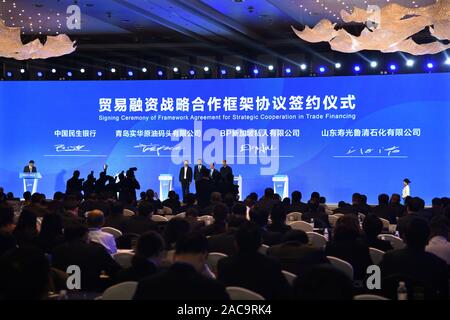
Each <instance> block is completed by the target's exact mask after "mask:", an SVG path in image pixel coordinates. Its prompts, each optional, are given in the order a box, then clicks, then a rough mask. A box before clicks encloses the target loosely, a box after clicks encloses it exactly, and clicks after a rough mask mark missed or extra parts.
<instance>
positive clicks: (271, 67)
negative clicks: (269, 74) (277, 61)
mask: <svg viewBox="0 0 450 320" xmlns="http://www.w3.org/2000/svg"><path fill="white" fill-rule="evenodd" d="M267 69H269V71H273V70H274V69H275V68H274V66H273V65H270V66H268V67H267Z"/></svg>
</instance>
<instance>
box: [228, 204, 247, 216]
mask: <svg viewBox="0 0 450 320" xmlns="http://www.w3.org/2000/svg"><path fill="white" fill-rule="evenodd" d="M231 213H232V214H233V215H235V216H242V217H245V216H246V215H247V206H246V205H245V204H243V203H242V202H236V204H235V205H234V206H233V208H232V209H231Z"/></svg>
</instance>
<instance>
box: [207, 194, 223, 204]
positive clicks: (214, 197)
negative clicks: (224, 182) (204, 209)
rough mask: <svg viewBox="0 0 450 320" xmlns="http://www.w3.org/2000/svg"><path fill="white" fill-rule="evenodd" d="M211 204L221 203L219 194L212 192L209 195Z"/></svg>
mask: <svg viewBox="0 0 450 320" xmlns="http://www.w3.org/2000/svg"><path fill="white" fill-rule="evenodd" d="M210 199H211V203H219V202H222V195H221V194H220V192H213V193H211V198H210Z"/></svg>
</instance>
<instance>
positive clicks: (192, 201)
mask: <svg viewBox="0 0 450 320" xmlns="http://www.w3.org/2000/svg"><path fill="white" fill-rule="evenodd" d="M192 207H194V208H196V209H197V210H200V208H199V206H198V205H197V204H196V198H195V194H193V193H188V194H187V195H186V196H185V199H184V205H182V206H181V207H180V213H181V212H186V211H187V209H189V208H192ZM211 212H212V211H211Z"/></svg>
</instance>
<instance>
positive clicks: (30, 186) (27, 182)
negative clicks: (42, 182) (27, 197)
mask: <svg viewBox="0 0 450 320" xmlns="http://www.w3.org/2000/svg"><path fill="white" fill-rule="evenodd" d="M19 178H20V179H22V180H23V192H27V191H29V192H31V194H33V193H36V191H37V187H38V181H39V179H42V175H41V174H40V173H39V172H21V173H20V174H19Z"/></svg>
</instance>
